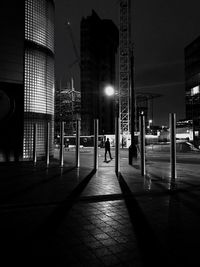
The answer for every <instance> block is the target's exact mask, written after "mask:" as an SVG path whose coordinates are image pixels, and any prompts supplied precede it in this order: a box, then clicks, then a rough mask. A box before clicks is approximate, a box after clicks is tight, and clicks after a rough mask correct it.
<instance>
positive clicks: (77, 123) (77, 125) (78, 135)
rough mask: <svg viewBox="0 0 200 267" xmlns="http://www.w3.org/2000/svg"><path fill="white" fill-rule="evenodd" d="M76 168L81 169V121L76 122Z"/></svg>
mask: <svg viewBox="0 0 200 267" xmlns="http://www.w3.org/2000/svg"><path fill="white" fill-rule="evenodd" d="M76 167H77V168H78V167H80V120H76Z"/></svg>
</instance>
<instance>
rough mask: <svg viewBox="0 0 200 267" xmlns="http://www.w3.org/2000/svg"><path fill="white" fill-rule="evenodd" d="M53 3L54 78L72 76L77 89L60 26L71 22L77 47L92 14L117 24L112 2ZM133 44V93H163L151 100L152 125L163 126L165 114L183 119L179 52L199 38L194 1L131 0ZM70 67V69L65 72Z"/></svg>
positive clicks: (199, 4)
mask: <svg viewBox="0 0 200 267" xmlns="http://www.w3.org/2000/svg"><path fill="white" fill-rule="evenodd" d="M55 4H56V29H55V30H56V74H57V75H56V78H57V79H59V80H60V81H61V82H63V83H64V82H65V81H66V80H67V79H69V78H70V76H71V75H73V76H74V79H75V87H76V89H78V90H79V89H80V82H79V74H80V72H79V66H78V64H76V63H75V64H73V62H74V61H75V60H76V56H75V53H74V50H73V46H72V40H71V39H70V36H69V34H68V32H67V29H66V26H65V22H66V21H67V20H69V21H70V22H71V28H72V32H73V35H74V41H75V44H76V46H77V49H78V50H79V48H80V21H81V18H82V17H84V16H85V17H86V16H88V15H90V14H91V11H92V9H94V10H95V11H96V12H97V13H98V15H99V16H100V17H101V18H102V19H104V18H105V19H112V20H113V22H114V23H115V24H116V25H117V26H118V25H119V17H118V16H119V1H117V0H109V1H106V0H102V1H97V0H84V1H80V0H73V1H72V0H68V1H65V0H59V1H55ZM131 4H132V8H131V14H132V41H133V43H134V56H135V87H136V91H137V92H140V93H141V92H151V93H158V94H162V97H160V98H157V99H155V100H154V112H153V124H160V125H162V124H168V116H169V112H175V113H176V114H177V119H183V118H185V84H184V83H185V74H184V48H185V47H186V46H187V45H188V44H189V43H191V42H192V41H193V40H194V39H196V38H197V37H198V36H199V35H200V29H199V25H200V17H199V14H198V13H199V9H200V1H199V0H191V1H189V2H188V1H186V0H183V1H181V0H168V1H165V0H152V1H148V0H134V1H131ZM71 64H72V67H70V68H69V67H68V66H69V65H71Z"/></svg>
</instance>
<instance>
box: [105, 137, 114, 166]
mask: <svg viewBox="0 0 200 267" xmlns="http://www.w3.org/2000/svg"><path fill="white" fill-rule="evenodd" d="M107 152H108V153H109V156H110V160H112V159H113V158H112V156H111V153H110V141H109V138H107V140H106V142H105V160H104V162H107V160H106V155H107Z"/></svg>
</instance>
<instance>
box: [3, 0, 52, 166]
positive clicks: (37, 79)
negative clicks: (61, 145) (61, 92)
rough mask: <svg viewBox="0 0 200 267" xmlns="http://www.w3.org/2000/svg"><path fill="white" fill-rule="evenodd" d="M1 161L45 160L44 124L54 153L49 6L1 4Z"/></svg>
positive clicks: (44, 1) (41, 1)
mask: <svg viewBox="0 0 200 267" xmlns="http://www.w3.org/2000/svg"><path fill="white" fill-rule="evenodd" d="M0 29H1V41H0V160H1V161H10V160H31V159H32V158H33V127H34V124H35V123H37V128H38V137H37V155H38V157H43V156H44V155H45V145H46V129H47V122H50V129H51V130H50V132H51V133H50V138H51V142H50V143H51V148H50V153H51V154H52V153H53V142H52V141H53V120H54V2H53V1H52V0H24V1H3V2H2V3H1V9H0Z"/></svg>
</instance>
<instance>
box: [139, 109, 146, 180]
mask: <svg viewBox="0 0 200 267" xmlns="http://www.w3.org/2000/svg"><path fill="white" fill-rule="evenodd" d="M140 154H141V175H142V176H145V174H146V166H145V117H144V115H143V114H141V115H140Z"/></svg>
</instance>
